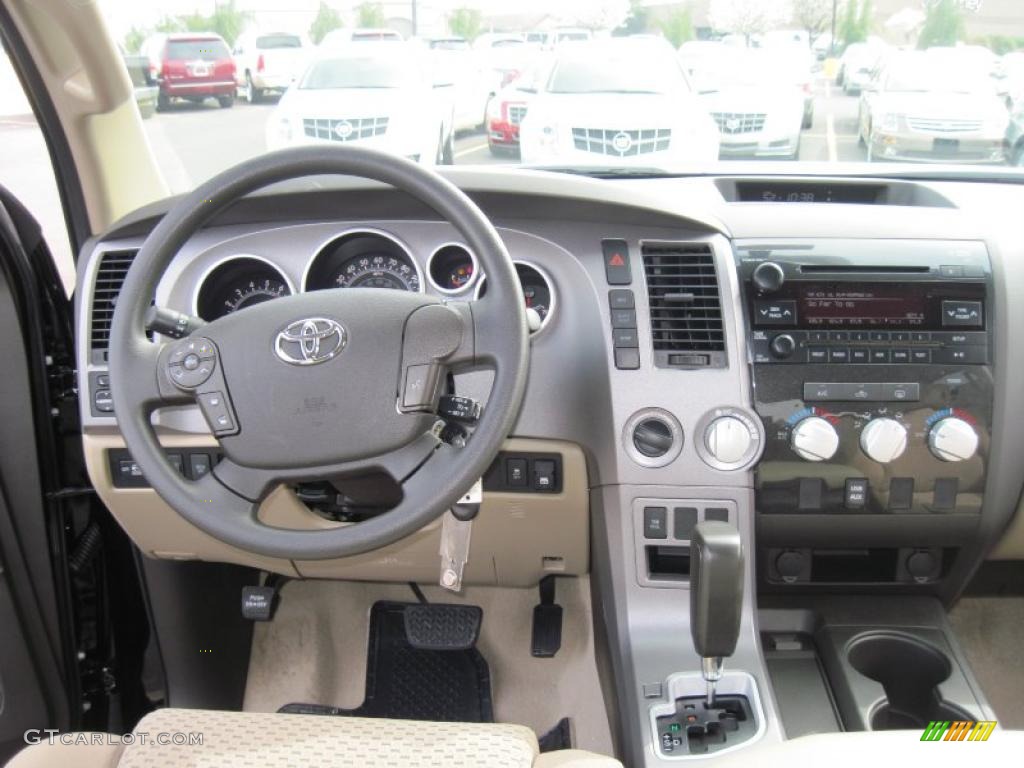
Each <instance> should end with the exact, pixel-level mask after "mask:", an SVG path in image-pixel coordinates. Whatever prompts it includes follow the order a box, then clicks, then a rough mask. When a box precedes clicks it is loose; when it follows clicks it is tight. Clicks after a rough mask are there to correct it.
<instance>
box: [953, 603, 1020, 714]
mask: <svg viewBox="0 0 1024 768" xmlns="http://www.w3.org/2000/svg"><path fill="white" fill-rule="evenodd" d="M949 618H950V621H951V622H952V624H953V629H954V630H956V635H957V638H959V640H960V644H961V645H962V646H963V647H964V651H965V652H966V654H967V659H968V660H969V661H970V663H971V669H973V670H974V675H975V677H977V678H978V682H979V683H980V684H981V688H982V690H983V691H984V692H985V696H986V697H987V698H988V701H989V703H990V704H991V705H992V708H993V709H995V711H996V718H997V719H998V720H999V724H1000V725H1001V726H1002V727H1003V728H1017V729H1024V643H1022V637H1024V597H969V598H964V599H963V600H961V601H960V602H959V603H957V604H956V607H954V608H953V611H952V613H950V615H949Z"/></svg>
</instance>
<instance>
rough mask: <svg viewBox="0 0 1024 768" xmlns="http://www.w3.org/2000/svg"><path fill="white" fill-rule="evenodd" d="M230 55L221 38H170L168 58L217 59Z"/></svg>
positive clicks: (190, 59)
mask: <svg viewBox="0 0 1024 768" xmlns="http://www.w3.org/2000/svg"><path fill="white" fill-rule="evenodd" d="M229 56H230V54H229V53H228V47H227V46H226V45H225V44H224V43H223V42H221V41H220V40H214V39H211V40H169V41H168V42H167V58H168V59H179V60H189V61H217V60H218V59H226V58H228V57H229Z"/></svg>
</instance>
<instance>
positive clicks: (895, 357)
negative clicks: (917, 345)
mask: <svg viewBox="0 0 1024 768" xmlns="http://www.w3.org/2000/svg"><path fill="white" fill-rule="evenodd" d="M892 362H893V364H894V365H896V364H899V363H909V362H910V350H909V349H894V350H893V351H892Z"/></svg>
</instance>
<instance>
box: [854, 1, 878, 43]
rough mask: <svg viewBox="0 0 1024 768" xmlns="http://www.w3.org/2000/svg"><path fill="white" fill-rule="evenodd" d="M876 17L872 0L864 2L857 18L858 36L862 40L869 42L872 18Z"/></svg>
mask: <svg viewBox="0 0 1024 768" xmlns="http://www.w3.org/2000/svg"><path fill="white" fill-rule="evenodd" d="M873 15H874V8H873V7H872V0H862V2H861V5H860V15H859V16H858V17H857V35H858V37H859V38H860V39H861V40H867V39H868V35H869V34H871V17H872V16H873Z"/></svg>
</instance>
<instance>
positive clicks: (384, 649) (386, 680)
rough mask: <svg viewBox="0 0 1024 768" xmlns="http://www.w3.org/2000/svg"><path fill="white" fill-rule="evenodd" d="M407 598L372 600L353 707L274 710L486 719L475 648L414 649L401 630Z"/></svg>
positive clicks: (487, 703) (487, 683)
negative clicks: (359, 694)
mask: <svg viewBox="0 0 1024 768" xmlns="http://www.w3.org/2000/svg"><path fill="white" fill-rule="evenodd" d="M406 605H410V603H391V602H379V603H375V604H374V606H373V609H372V610H371V612H370V638H369V649H368V650H369V652H368V658H367V660H366V698H365V699H364V700H363V703H362V705H361V706H360V707H359V708H358V709H351V710H345V709H338V708H336V707H320V706H315V705H307V704H289V705H287V706H285V707H282V708H281V709H280V710H279V711H281V712H291V713H304V714H332V715H354V716H359V717H391V718H397V719H400V720H433V721H438V722H465V723H489V722H493V720H494V712H493V710H492V707H491V675H490V671H489V670H488V668H487V661H486V660H485V659H484V657H483V656H481V655H480V652H479V651H478V650H477V649H476V648H468V649H466V650H460V651H427V650H418V649H416V648H413V647H412V646H411V645H409V642H408V641H407V640H406V635H405V619H404V617H403V612H404V610H405V607H406Z"/></svg>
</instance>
